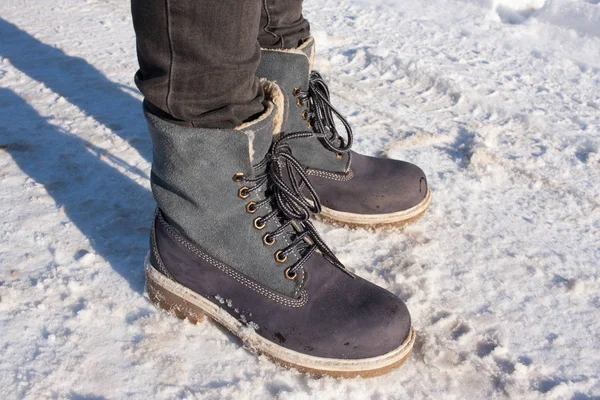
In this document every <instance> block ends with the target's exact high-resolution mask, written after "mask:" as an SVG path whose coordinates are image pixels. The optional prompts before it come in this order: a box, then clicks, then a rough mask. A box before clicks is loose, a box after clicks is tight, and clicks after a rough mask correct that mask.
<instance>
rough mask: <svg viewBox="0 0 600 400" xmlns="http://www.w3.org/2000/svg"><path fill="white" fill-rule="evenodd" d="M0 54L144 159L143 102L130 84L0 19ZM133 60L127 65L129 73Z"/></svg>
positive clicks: (147, 143)
mask: <svg viewBox="0 0 600 400" xmlns="http://www.w3.org/2000/svg"><path fill="white" fill-rule="evenodd" d="M0 37H1V38H2V40H0V57H3V58H7V59H8V60H9V61H10V63H11V64H12V65H13V66H14V67H15V68H17V69H18V70H19V71H21V72H22V73H24V74H26V75H28V76H29V77H30V78H32V79H35V80H36V81H38V82H41V83H43V84H44V85H45V86H46V87H48V88H49V89H50V90H52V91H53V92H54V93H56V94H58V95H60V96H62V97H64V99H65V100H67V101H68V102H69V103H71V104H73V105H75V106H77V107H78V108H79V109H80V110H81V111H82V112H84V113H86V114H87V115H89V116H91V117H92V118H94V119H95V120H96V121H98V122H99V123H101V124H102V125H104V126H106V127H107V128H109V129H110V130H111V131H112V132H114V133H115V134H117V135H119V136H120V137H121V138H123V139H124V140H126V141H127V142H129V144H130V145H131V146H132V147H134V148H135V149H136V150H137V151H138V152H139V153H140V155H141V156H142V157H143V158H145V159H146V160H147V161H150V160H151V157H152V146H151V143H150V140H149V136H148V133H147V129H146V123H145V121H144V120H143V118H142V113H141V111H142V104H141V101H140V100H138V99H137V98H135V97H134V96H132V94H131V90H132V89H131V88H129V87H126V86H123V85H121V84H119V83H115V82H113V81H111V80H109V79H108V78H107V77H106V76H105V75H104V74H103V73H102V72H100V71H98V70H97V69H96V68H95V67H94V66H92V65H90V64H89V63H87V62H86V61H85V60H84V59H82V58H79V57H73V56H69V55H67V54H65V53H64V52H63V51H62V50H60V49H57V48H55V47H52V46H50V45H48V44H45V43H42V42H40V41H39V40H38V39H36V38H34V37H33V36H31V35H30V34H29V33H27V32H25V31H23V30H21V29H19V28H18V27H16V26H15V25H13V24H11V23H10V22H8V21H5V20H4V19H2V18H0ZM136 67H137V64H135V61H134V62H133V63H132V65H131V74H132V75H133V73H134V72H135V69H136Z"/></svg>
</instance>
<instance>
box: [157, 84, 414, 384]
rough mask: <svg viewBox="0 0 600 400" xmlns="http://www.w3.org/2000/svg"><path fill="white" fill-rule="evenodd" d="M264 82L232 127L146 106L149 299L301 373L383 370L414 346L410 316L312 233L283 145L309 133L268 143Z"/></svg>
mask: <svg viewBox="0 0 600 400" xmlns="http://www.w3.org/2000/svg"><path fill="white" fill-rule="evenodd" d="M264 84H265V93H266V96H267V107H266V110H265V112H264V113H263V114H262V115H261V116H260V117H258V118H257V119H256V120H254V121H251V122H249V123H246V124H244V125H242V126H240V127H238V128H236V129H201V128H193V127H188V126H182V125H177V124H173V123H171V122H168V121H165V120H163V119H160V118H158V117H157V116H155V115H153V114H151V113H149V112H148V111H147V109H146V118H147V120H148V126H149V130H150V134H151V136H152V142H153V147H154V162H153V165H152V191H153V194H154V196H155V198H156V201H157V203H158V210H157V213H156V217H155V221H154V224H153V227H152V233H151V240H150V246H151V251H150V252H149V256H148V258H147V260H146V288H147V292H148V296H149V298H150V300H151V301H152V302H154V303H155V304H156V305H157V306H158V307H160V308H163V309H165V310H168V311H170V312H172V313H174V314H175V315H176V316H178V317H180V318H187V319H189V320H190V321H191V322H194V323H196V322H199V321H201V320H202V319H203V317H204V316H205V315H208V316H209V317H211V318H213V319H214V320H215V321H216V322H218V323H220V324H221V325H223V326H224V327H226V328H227V329H228V330H230V331H231V332H233V333H234V334H235V335H236V336H238V337H239V338H240V339H241V340H242V341H243V342H244V344H245V345H246V347H248V348H249V349H251V350H254V351H256V352H258V353H262V354H265V355H267V356H268V357H269V358H270V359H272V360H274V361H276V362H278V363H280V364H283V365H286V366H292V367H294V368H297V369H298V370H300V371H307V372H310V373H314V374H318V375H322V374H328V375H333V376H342V377H352V376H357V375H360V376H373V375H378V374H382V373H385V372H387V371H389V370H390V369H391V368H394V367H396V366H398V365H400V364H401V363H402V362H403V361H404V360H405V359H406V358H407V357H408V355H409V353H410V351H411V349H412V346H413V344H414V338H415V336H414V331H413V329H412V328H411V320H410V315H409V313H408V310H407V308H406V306H405V304H404V303H403V302H402V301H401V300H400V299H398V298H397V297H395V296H394V295H392V294H391V293H389V292H387V291H386V290H384V289H382V288H380V287H378V286H375V285H373V284H371V283H369V282H367V281H365V280H363V279H361V278H359V277H356V276H354V275H353V274H352V273H350V272H349V271H347V270H346V269H345V268H344V266H343V265H342V264H341V263H340V261H339V260H338V259H337V258H336V257H335V255H334V254H333V253H332V252H331V250H330V249H329V248H328V247H327V246H326V245H325V243H324V242H323V240H322V238H321V237H320V236H319V235H318V233H317V232H316V231H315V229H314V227H313V225H312V224H311V223H310V221H309V217H310V215H311V212H312V211H315V209H318V207H319V204H320V203H319V199H318V196H317V195H316V193H315V192H314V190H313V189H312V186H311V185H310V182H309V181H308V177H307V175H306V173H305V171H304V169H303V168H302V167H301V166H300V164H299V163H298V162H297V161H296V160H295V159H294V157H293V156H292V154H291V152H290V149H289V148H290V146H291V143H292V142H294V141H300V140H305V139H306V138H308V137H309V136H312V135H313V134H312V133H310V132H308V133H307V132H304V133H297V134H293V133H292V134H288V135H286V136H284V137H281V138H279V139H277V140H275V141H274V142H273V137H274V135H273V133H274V132H279V130H280V128H281V125H282V124H283V120H284V118H283V116H284V107H283V104H284V100H285V98H284V96H283V94H282V93H281V91H279V89H278V88H277V86H276V85H273V84H268V83H266V82H265V83H264ZM272 142H273V143H272ZM300 186H303V187H305V188H306V189H308V192H309V193H311V194H312V195H311V196H309V199H306V198H305V196H303V195H302V194H301V193H300V191H299V190H300V189H299V188H300Z"/></svg>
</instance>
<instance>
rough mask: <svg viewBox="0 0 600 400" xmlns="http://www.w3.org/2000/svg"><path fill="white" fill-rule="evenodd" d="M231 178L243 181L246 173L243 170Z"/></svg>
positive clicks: (235, 180)
mask: <svg viewBox="0 0 600 400" xmlns="http://www.w3.org/2000/svg"><path fill="white" fill-rule="evenodd" d="M231 179H233V181H234V182H241V181H243V180H244V174H243V173H242V172H238V173H236V174H234V175H233V176H232V177H231Z"/></svg>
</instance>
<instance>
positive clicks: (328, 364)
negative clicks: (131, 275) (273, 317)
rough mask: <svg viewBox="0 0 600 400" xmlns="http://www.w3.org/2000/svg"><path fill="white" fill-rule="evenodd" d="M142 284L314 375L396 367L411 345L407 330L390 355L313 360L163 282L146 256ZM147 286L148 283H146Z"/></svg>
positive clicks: (412, 339) (250, 345) (252, 347)
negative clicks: (144, 280)
mask: <svg viewBox="0 0 600 400" xmlns="http://www.w3.org/2000/svg"><path fill="white" fill-rule="evenodd" d="M145 269H146V280H147V282H148V281H152V283H153V284H156V285H158V286H159V287H161V288H162V289H163V290H167V291H169V292H171V293H172V294H174V295H175V296H178V297H180V298H181V299H183V300H185V301H187V302H189V303H191V304H193V305H195V306H196V307H198V308H200V309H201V310H202V311H203V312H204V313H206V314H207V315H208V316H210V317H211V318H212V319H214V320H215V321H217V322H218V323H219V324H221V325H223V326H224V327H225V328H227V329H229V330H230V331H231V332H232V333H233V334H235V335H236V336H237V337H239V338H240V339H241V340H242V342H243V343H244V344H245V345H246V346H247V347H248V348H249V349H250V350H251V351H254V352H258V353H261V354H264V355H267V356H269V357H271V358H273V359H275V360H278V361H281V362H283V363H285V364H289V365H291V366H295V367H299V368H301V369H302V368H304V369H307V370H312V371H314V372H319V371H323V373H331V372H333V373H340V374H344V373H357V374H359V373H368V372H369V371H377V370H381V369H385V368H386V367H390V366H394V365H396V364H398V365H399V363H401V362H402V361H403V360H404V359H406V358H407V357H408V355H409V354H410V352H411V350H412V347H413V345H414V342H415V331H414V329H413V328H411V330H410V333H409V335H408V337H407V338H406V340H405V341H404V343H402V345H400V346H399V347H398V348H396V349H394V350H393V351H391V352H389V353H387V354H384V355H381V356H378V357H372V358H365V359H359V360H345V359H332V358H322V357H315V356H310V355H306V354H302V353H299V352H296V351H293V350H290V349H286V348H285V347H282V346H279V345H277V344H275V343H273V342H271V341H269V340H267V339H265V338H263V337H262V336H260V335H259V334H258V333H256V332H255V331H254V329H252V328H250V327H248V326H247V325H244V324H242V323H241V322H239V321H238V320H237V319H236V318H234V317H232V316H231V315H230V314H229V313H227V312H226V311H225V310H223V309H221V308H220V307H218V306H217V305H216V304H214V303H212V302H211V301H209V300H207V299H206V298H204V297H202V296H200V295H199V294H197V293H195V292H193V291H192V290H190V289H188V288H186V287H185V286H183V285H180V284H179V283H177V282H175V281H173V280H171V279H169V278H167V277H166V276H164V275H163V274H162V273H160V272H159V271H157V270H156V269H155V268H154V267H153V266H152V265H151V264H150V257H149V255H148V256H147V257H146V260H145ZM146 285H148V283H146Z"/></svg>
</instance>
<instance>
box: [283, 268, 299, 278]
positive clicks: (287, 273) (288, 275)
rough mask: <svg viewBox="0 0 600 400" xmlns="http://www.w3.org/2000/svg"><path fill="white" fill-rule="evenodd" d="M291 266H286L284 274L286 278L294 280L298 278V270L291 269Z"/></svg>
mask: <svg viewBox="0 0 600 400" xmlns="http://www.w3.org/2000/svg"><path fill="white" fill-rule="evenodd" d="M291 268H292V267H289V268H286V269H285V271H284V275H285V279H288V280H290V281H293V280H294V279H296V277H297V276H298V274H297V273H296V272H292V271H290V269H291Z"/></svg>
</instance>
